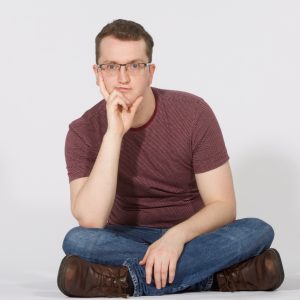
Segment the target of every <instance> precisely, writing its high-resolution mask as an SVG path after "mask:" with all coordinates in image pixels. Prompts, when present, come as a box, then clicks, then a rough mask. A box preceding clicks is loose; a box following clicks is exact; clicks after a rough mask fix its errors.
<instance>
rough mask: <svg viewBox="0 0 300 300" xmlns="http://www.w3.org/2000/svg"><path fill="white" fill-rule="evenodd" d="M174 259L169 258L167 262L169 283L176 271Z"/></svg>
mask: <svg viewBox="0 0 300 300" xmlns="http://www.w3.org/2000/svg"><path fill="white" fill-rule="evenodd" d="M176 263H177V261H176V260H170V264H169V283H172V282H173V281H174V278H175V273H176Z"/></svg>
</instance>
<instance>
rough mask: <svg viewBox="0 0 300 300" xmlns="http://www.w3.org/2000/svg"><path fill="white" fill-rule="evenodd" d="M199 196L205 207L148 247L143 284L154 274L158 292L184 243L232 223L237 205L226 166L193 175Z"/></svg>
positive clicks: (170, 281)
mask: <svg viewBox="0 0 300 300" xmlns="http://www.w3.org/2000/svg"><path fill="white" fill-rule="evenodd" d="M195 176H196V181H197V186H198V189H199V193H200V195H201V197H202V199H203V201H204V204H205V206H204V208H202V209H201V210H200V211H199V212H197V213H195V214H194V215H193V216H191V217H190V218H189V219H187V220H185V221H183V222H181V223H179V224H177V225H175V226H173V227H171V228H170V229H169V230H168V231H167V232H166V233H165V234H164V235H163V236H162V237H161V238H160V239H158V240H157V241H155V242H154V243H153V244H151V245H150V246H149V247H148V249H147V252H146V254H145V255H144V257H143V259H142V260H141V261H140V264H141V265H145V270H146V282H147V283H148V284H149V283H150V282H151V278H152V272H153V273H154V279H155V285H156V287H157V288H158V289H159V288H161V287H165V286H166V282H167V275H168V274H169V283H172V282H173V280H174V278H175V273H176V264H177V261H178V259H179V257H180V255H181V253H182V251H183V248H184V244H185V243H187V242H189V241H190V240H192V239H194V238H195V237H197V236H199V235H201V234H204V233H206V232H209V231H212V230H214V229H217V228H219V227H222V226H224V225H225V224H228V223H230V222H232V221H233V220H235V218H236V204H235V195H234V188H233V181H232V176H231V171H230V166H229V163H228V162H227V163H225V164H223V165H222V166H220V167H218V168H216V169H214V170H211V171H208V172H205V173H201V174H196V175H195Z"/></svg>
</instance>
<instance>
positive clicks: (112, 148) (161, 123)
mask: <svg viewBox="0 0 300 300" xmlns="http://www.w3.org/2000/svg"><path fill="white" fill-rule="evenodd" d="M153 45H154V44H153V40H152V38H151V36H150V35H149V34H148V33H147V32H146V31H145V30H144V28H143V27H142V26H141V25H139V24H137V23H135V22H132V21H127V20H115V21H114V22H112V23H110V24H107V25H106V26H105V27H104V28H103V29H102V30H101V32H100V33H99V34H98V35H97V37H96V64H95V65H94V66H93V70H94V73H95V76H96V83H97V85H98V86H99V87H100V91H101V93H102V95H103V97H104V99H105V101H100V102H99V103H97V104H96V105H95V106H93V107H92V108H90V109H89V110H88V111H86V112H85V113H84V114H83V115H82V116H81V117H80V118H79V119H77V120H75V121H73V122H72V123H71V124H70V126H69V131H68V134H67V137H66V145H65V155H66V163H67V169H68V175H69V182H70V194H71V210H72V213H73V215H74V217H75V218H76V219H77V221H78V223H79V226H78V227H75V228H73V229H71V230H70V231H69V232H68V233H67V235H66V237H65V239H64V242H63V249H64V251H65V253H66V256H65V258H64V259H63V260H62V262H61V265H60V268H59V272H58V278H57V283H58V287H59V288H60V290H61V291H62V292H63V293H64V294H65V295H67V296H74V297H101V296H103V297H114V296H115V297H117V296H121V297H127V296H128V295H133V296H142V295H163V294H170V293H177V292H184V291H185V292H188V291H204V290H215V291H242V290H252V291H253V290H274V289H277V288H278V287H279V286H280V285H281V283H282V282H283V279H284V271H283V267H282V263H281V259H280V256H279V254H278V252H277V251H276V250H275V249H270V246H271V243H272V241H273V237H274V231H273V229H272V227H271V226H270V225H268V224H267V223H265V222H264V221H262V220H259V219H256V218H247V219H240V220H236V203H235V195H234V188H233V182H232V176H231V171H230V165H229V162H228V160H229V156H228V154H227V151H226V147H225V143H224V140H223V136H222V133H221V130H220V127H219V125H218V122H217V120H216V118H215V115H214V113H213V112H212V110H211V108H210V107H209V105H208V104H207V103H206V102H205V101H204V100H203V99H201V98H200V97H197V96H195V95H192V94H189V93H185V92H180V91H173V90H164V89H159V88H154V87H151V83H152V79H153V76H154V71H155V65H154V64H152V63H151V61H152V48H153Z"/></svg>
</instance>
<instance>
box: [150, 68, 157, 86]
mask: <svg viewBox="0 0 300 300" xmlns="http://www.w3.org/2000/svg"><path fill="white" fill-rule="evenodd" d="M155 69H156V66H155V64H152V65H151V66H150V67H149V78H148V86H150V85H151V83H152V80H153V76H154V72H155Z"/></svg>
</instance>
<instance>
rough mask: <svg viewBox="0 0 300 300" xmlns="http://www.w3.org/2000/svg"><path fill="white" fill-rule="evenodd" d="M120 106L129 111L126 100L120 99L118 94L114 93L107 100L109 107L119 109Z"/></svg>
mask: <svg viewBox="0 0 300 300" xmlns="http://www.w3.org/2000/svg"><path fill="white" fill-rule="evenodd" d="M119 105H120V106H122V107H123V108H124V109H125V110H128V109H129V106H128V104H127V103H126V102H125V100H124V99H123V98H122V97H120V95H119V94H118V93H115V92H114V91H113V92H112V93H111V94H110V96H109V98H108V100H107V106H110V107H118V106H119Z"/></svg>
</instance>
